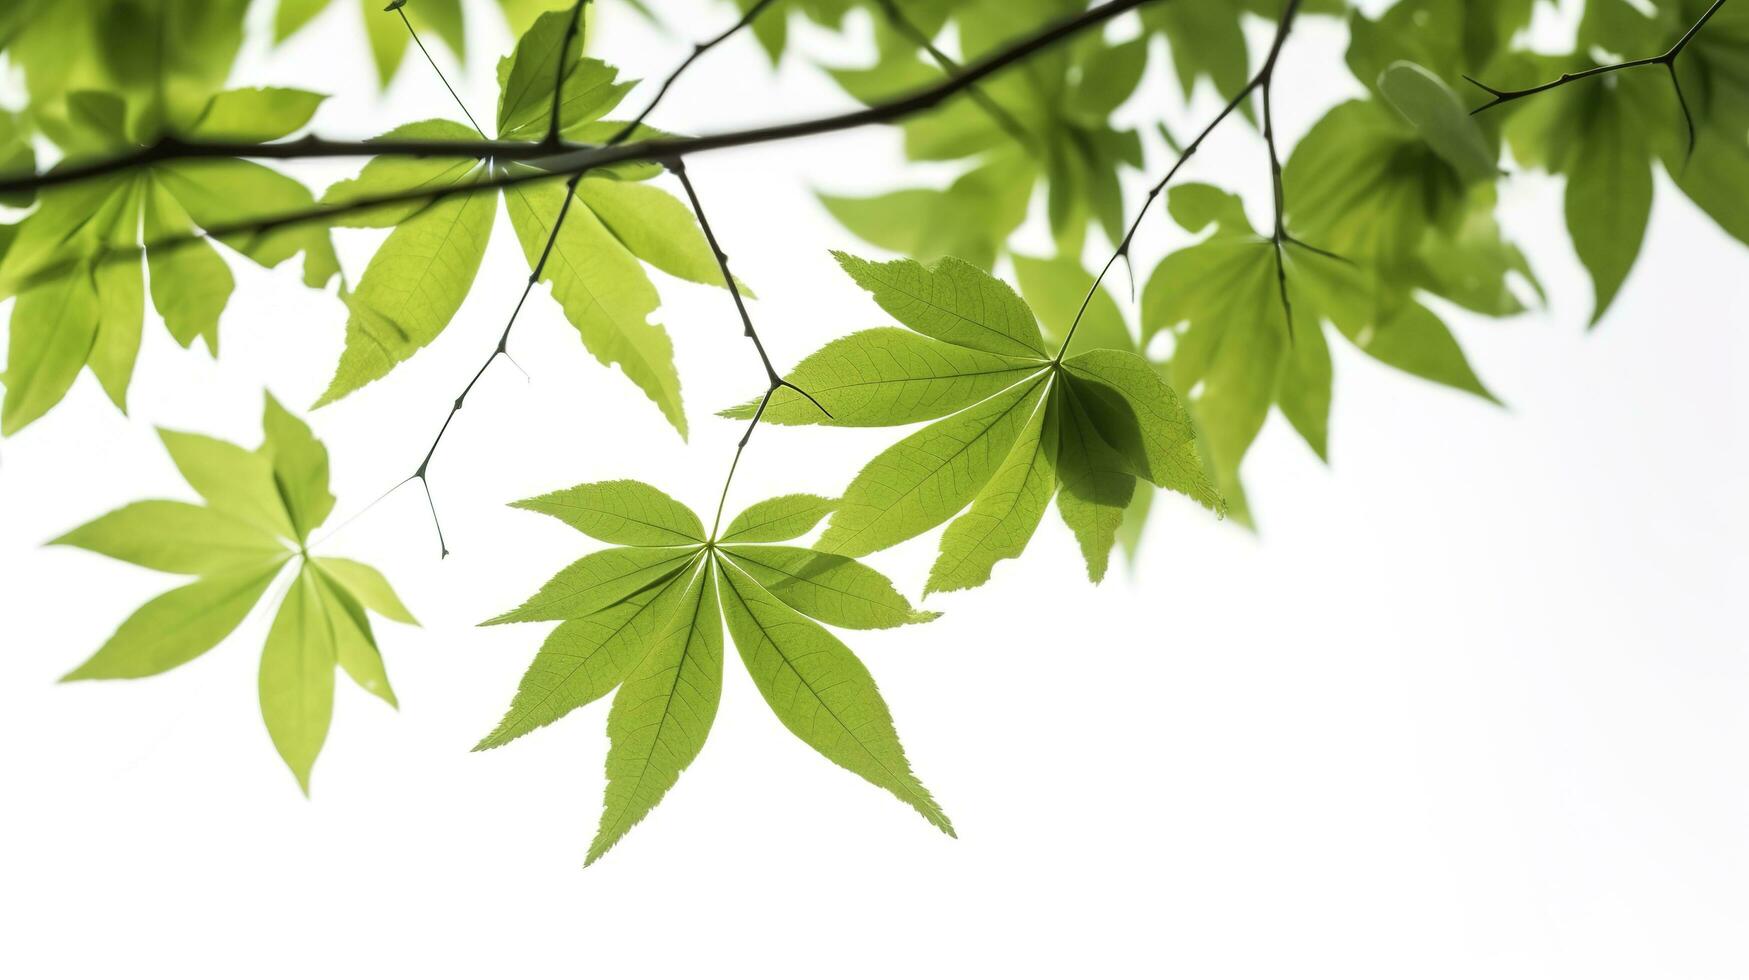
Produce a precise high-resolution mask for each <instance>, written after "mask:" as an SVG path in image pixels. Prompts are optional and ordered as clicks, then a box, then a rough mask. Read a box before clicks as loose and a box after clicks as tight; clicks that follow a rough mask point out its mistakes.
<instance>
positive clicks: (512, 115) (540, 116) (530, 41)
mask: <svg viewBox="0 0 1749 980" xmlns="http://www.w3.org/2000/svg"><path fill="white" fill-rule="evenodd" d="M571 16H572V11H571V9H569V8H567V9H565V10H562V11H557V10H556V11H552V12H550V13H545V14H542V15H541V16H540V17H539V18H537V19H536V20H535V22H534V24H533V25H532V26H530V27H529V29H528V30H527V31H526V32H525V33H524V34H523V35H522V38H521V40H519V41H517V42H516V50H515V52H514V53H512V54H511V55H510V57H509V58H506V59H504V61H502V62H500V64H499V67H498V78H499V85H500V87H501V92H500V94H499V97H498V137H499V139H507V140H535V139H541V138H543V137H545V136H546V133H547V129H548V127H549V125H550V124H551V120H552V106H553V84H554V82H555V80H556V79H557V78H558V74H559V71H558V69H559V59H560V57H561V51H560V47H561V45H562V44H564V41H565V35H566V33H567V31H568V30H569V28H570V23H571ZM584 34H585V31H584V25H583V24H582V23H581V22H579V23H578V24H577V31H576V34H575V36H573V37H572V38H571V40H570V45H569V46H568V47H566V48H565V50H564V51H563V52H562V55H563V57H564V58H565V60H566V68H565V78H564V82H563V83H562V89H561V91H562V95H561V98H560V106H559V122H560V130H561V132H568V131H569V130H570V129H571V128H572V127H574V126H576V125H577V124H579V123H585V122H592V121H594V120H596V119H600V118H601V117H602V116H603V115H605V114H607V113H608V112H610V111H612V109H613V107H614V106H616V105H618V104H619V101H620V99H622V98H624V97H625V93H626V92H628V91H630V89H631V85H630V84H629V83H625V84H616V83H615V78H616V77H617V76H618V70H617V69H615V68H613V67H611V66H609V65H606V64H603V63H602V62H600V61H596V60H595V59H594V58H584V57H582V53H583V46H584V42H585V38H584Z"/></svg>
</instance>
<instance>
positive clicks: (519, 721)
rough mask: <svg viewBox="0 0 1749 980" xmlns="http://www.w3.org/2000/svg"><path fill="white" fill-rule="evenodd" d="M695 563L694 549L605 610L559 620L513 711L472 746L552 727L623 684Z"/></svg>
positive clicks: (631, 584) (627, 588) (632, 584)
mask: <svg viewBox="0 0 1749 980" xmlns="http://www.w3.org/2000/svg"><path fill="white" fill-rule="evenodd" d="M609 553H610V552H596V554H598V555H599V554H609ZM593 557H595V556H594V555H590V556H586V557H585V558H583V559H582V561H580V562H578V563H577V564H582V562H583V561H588V560H589V558H593ZM697 561H698V552H696V551H693V552H689V553H688V554H687V555H686V556H685V560H684V562H682V563H677V564H676V565H674V566H671V567H670V568H668V569H667V571H666V572H665V573H664V574H663V575H661V576H659V577H658V578H656V579H654V580H645V581H628V582H626V583H625V584H623V585H622V587H621V589H620V590H619V591H618V592H617V593H615V594H614V595H613V597H612V598H611V599H610V600H609V601H607V602H605V603H603V604H602V606H601V607H600V608H598V609H595V610H593V611H591V612H588V613H585V614H583V615H580V616H575V617H572V618H570V619H567V620H566V621H565V622H563V623H561V624H560V625H559V626H558V628H556V629H554V630H553V631H552V633H551V634H549V635H548V636H547V639H546V642H545V643H543V644H541V648H540V652H539V653H537V654H536V655H535V658H534V663H533V664H531V665H529V668H528V671H527V673H525V674H523V676H522V681H521V682H520V683H519V684H518V685H517V687H516V696H515V697H514V698H513V699H512V700H511V702H510V710H508V711H507V712H505V714H504V718H503V719H502V720H500V721H499V722H498V726H497V727H496V728H494V729H492V732H491V734H489V735H487V736H486V737H485V738H483V739H481V740H480V742H479V744H478V745H475V746H474V751H476V752H478V751H482V750H484V749H495V748H497V747H499V746H501V745H504V744H505V743H507V742H509V741H511V740H512V739H516V738H519V737H521V736H523V735H526V734H528V733H529V732H532V731H534V730H535V729H537V728H542V727H544V726H546V725H550V724H552V723H553V722H555V721H558V720H559V719H560V718H563V717H564V716H565V715H567V714H569V713H570V712H572V711H573V710H575V709H577V708H580V707H582V706H583V705H586V704H588V703H590V702H591V701H594V700H596V699H597V698H600V697H602V696H603V695H605V694H607V693H608V692H609V691H612V690H613V689H614V688H615V687H618V686H619V684H620V682H622V681H624V680H625V678H626V676H627V675H628V674H630V673H631V671H632V670H633V669H634V668H636V667H637V666H638V664H639V663H641V662H642V661H643V659H644V656H645V654H646V652H647V651H648V650H649V646H650V644H651V643H652V642H653V641H654V639H655V638H656V637H657V636H659V635H660V634H661V632H662V630H663V629H664V628H665V627H666V626H667V625H668V622H669V620H670V619H671V618H672V613H673V611H674V610H675V609H676V608H678V603H679V601H680V598H681V596H682V594H683V593H684V592H685V591H686V585H687V582H688V581H689V575H690V573H691V572H692V571H693V569H694V566H695V564H696V562H697ZM572 567H573V568H574V567H576V565H573V566H572Z"/></svg>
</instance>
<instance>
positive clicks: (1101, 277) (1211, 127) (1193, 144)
mask: <svg viewBox="0 0 1749 980" xmlns="http://www.w3.org/2000/svg"><path fill="white" fill-rule="evenodd" d="M1299 3H1300V0H1289V2H1288V5H1287V7H1286V8H1285V9H1284V10H1283V17H1282V21H1281V23H1279V24H1278V25H1277V26H1276V36H1275V41H1274V43H1272V44H1271V45H1270V47H1269V56H1268V58H1267V59H1266V60H1265V61H1264V63H1263V67H1261V68H1259V69H1258V70H1257V73H1256V74H1255V75H1252V76H1251V79H1250V80H1249V81H1247V82H1246V83H1245V85H1244V87H1243V88H1241V89H1239V91H1238V92H1236V93H1234V94H1233V97H1232V98H1231V99H1228V100H1227V104H1226V105H1224V106H1222V107H1221V111H1220V112H1217V113H1215V117H1214V118H1213V119H1211V120H1209V122H1208V125H1206V126H1204V127H1203V128H1202V131H1201V132H1199V133H1197V134H1196V138H1195V139H1193V140H1191V141H1190V142H1189V143H1188V144H1186V145H1185V147H1184V149H1183V150H1180V151H1179V153H1178V158H1177V159H1176V160H1174V161H1172V166H1171V167H1170V168H1168V169H1167V171H1166V174H1165V176H1163V177H1161V178H1160V180H1159V181H1158V182H1156V183H1155V184H1154V186H1152V187H1150V188H1148V196H1147V197H1146V198H1144V199H1143V200H1142V206H1141V207H1139V208H1137V209H1136V216H1135V218H1134V219H1133V220H1131V221H1130V226H1129V229H1128V230H1126V231H1125V232H1124V236H1123V241H1121V242H1119V243H1118V246H1117V249H1116V250H1115V251H1113V252H1112V253H1111V258H1109V259H1106V260H1105V265H1104V266H1102V267H1101V268H1100V270H1099V274H1098V275H1096V276H1094V277H1093V283H1092V285H1090V286H1088V287H1087V295H1085V296H1083V297H1082V298H1081V306H1080V308H1079V309H1077V310H1076V311H1075V319H1074V320H1072V321H1070V323H1069V330H1068V332H1067V333H1066V334H1065V335H1064V336H1063V344H1062V346H1061V347H1059V348H1058V349H1057V357H1056V362H1057V363H1061V362H1062V360H1063V355H1064V354H1065V353H1066V352H1067V351H1068V350H1069V341H1071V340H1073V339H1075V330H1076V328H1078V327H1080V326H1081V320H1082V318H1083V317H1085V316H1086V314H1087V307H1088V306H1089V305H1090V304H1092V302H1093V297H1094V295H1095V294H1096V293H1098V292H1099V286H1100V284H1101V283H1103V282H1104V281H1105V277H1106V276H1108V275H1110V274H1111V267H1112V266H1114V265H1116V264H1117V262H1118V260H1119V259H1127V258H1128V257H1129V253H1130V246H1131V245H1132V244H1133V243H1134V242H1135V239H1136V232H1137V231H1138V230H1140V229H1141V227H1142V219H1143V218H1145V217H1147V215H1148V209H1149V208H1150V207H1152V206H1153V204H1154V199H1155V198H1157V197H1159V196H1160V195H1161V194H1162V193H1163V192H1165V190H1166V185H1167V184H1170V183H1172V178H1174V177H1176V176H1178V171H1180V170H1182V169H1183V168H1184V165H1185V164H1186V163H1188V162H1190V158H1191V157H1193V156H1196V152H1197V150H1199V149H1201V148H1202V144H1203V141H1204V140H1206V139H1208V138H1209V135H1210V134H1211V133H1213V132H1214V131H1215V130H1216V129H1217V128H1219V127H1220V125H1221V123H1223V122H1225V121H1226V120H1227V117H1228V116H1231V115H1232V114H1233V112H1234V111H1235V110H1237V109H1238V108H1239V107H1240V106H1241V105H1243V104H1244V103H1245V100H1246V99H1248V98H1250V97H1251V94H1252V93H1253V92H1255V91H1257V89H1258V88H1260V87H1262V86H1263V85H1265V84H1266V83H1267V82H1268V81H1269V79H1270V76H1271V75H1273V74H1274V72H1275V62H1276V59H1277V58H1278V57H1279V56H1280V55H1281V47H1282V44H1283V43H1285V42H1286V40H1287V30H1288V28H1289V26H1291V16H1292V14H1293V13H1294V12H1295V11H1297V9H1298V8H1299ZM1274 152H1275V147H1274V142H1273V139H1271V141H1270V154H1271V158H1272V159H1273V158H1274ZM1277 187H1278V191H1277V193H1278V194H1279V184H1278V185H1277ZM1276 223H1277V225H1279V224H1280V223H1281V211H1280V205H1279V203H1278V205H1277V211H1276ZM1288 240H1289V241H1293V239H1291V238H1290V239H1288ZM1294 244H1299V242H1297V241H1296V242H1294Z"/></svg>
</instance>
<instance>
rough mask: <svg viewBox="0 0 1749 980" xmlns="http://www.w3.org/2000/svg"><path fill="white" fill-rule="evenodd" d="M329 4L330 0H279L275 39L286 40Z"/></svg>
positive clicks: (274, 31) (276, 41) (274, 30)
mask: <svg viewBox="0 0 1749 980" xmlns="http://www.w3.org/2000/svg"><path fill="white" fill-rule="evenodd" d="M327 6H328V0H279V7H278V9H277V10H275V11H274V13H273V40H274V42H275V43H278V42H280V41H284V40H285V39H286V38H288V37H291V36H292V35H293V34H296V33H297V32H298V30H299V29H301V28H302V27H303V26H304V25H305V24H308V23H309V22H310V21H312V20H314V19H315V17H316V15H317V14H319V13H321V12H322V10H323V9H324V8H326V7H327Z"/></svg>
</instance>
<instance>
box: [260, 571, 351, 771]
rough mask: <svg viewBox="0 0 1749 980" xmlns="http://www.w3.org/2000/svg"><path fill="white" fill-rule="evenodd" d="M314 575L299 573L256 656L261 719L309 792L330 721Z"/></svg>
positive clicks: (323, 630)
mask: <svg viewBox="0 0 1749 980" xmlns="http://www.w3.org/2000/svg"><path fill="white" fill-rule="evenodd" d="M317 590H318V586H317V583H316V578H315V575H314V574H313V573H312V572H311V571H309V570H308V569H304V570H301V571H300V572H299V573H298V576H297V578H296V579H294V580H293V581H292V586H291V590H290V591H289V592H287V593H286V597H285V601H284V602H283V603H281V604H280V607H279V614H278V615H276V616H275V617H274V618H273V626H272V627H271V628H270V629H269V630H268V631H267V645H266V646H265V647H263V648H262V650H261V673H260V676H259V678H258V680H259V684H258V687H259V689H260V693H261V717H262V719H263V720H264V721H266V722H267V734H268V735H269V736H271V737H272V739H273V747H274V748H275V749H278V750H279V757H280V758H282V759H284V760H285V764H286V765H288V766H290V767H291V771H292V774H293V775H295V776H296V777H297V778H298V786H299V787H300V788H301V789H302V790H303V791H304V793H305V795H308V794H309V792H310V770H311V768H313V767H314V766H315V764H316V756H317V755H318V754H320V753H321V751H322V743H323V742H325V741H327V739H328V723H329V721H330V719H331V718H332V717H333V715H334V667H335V664H336V663H337V660H336V654H335V649H334V632H333V629H332V627H331V626H330V624H329V619H328V616H327V610H326V609H325V608H324V606H323V602H322V597H321V595H320V594H319V593H318V591H317Z"/></svg>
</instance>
